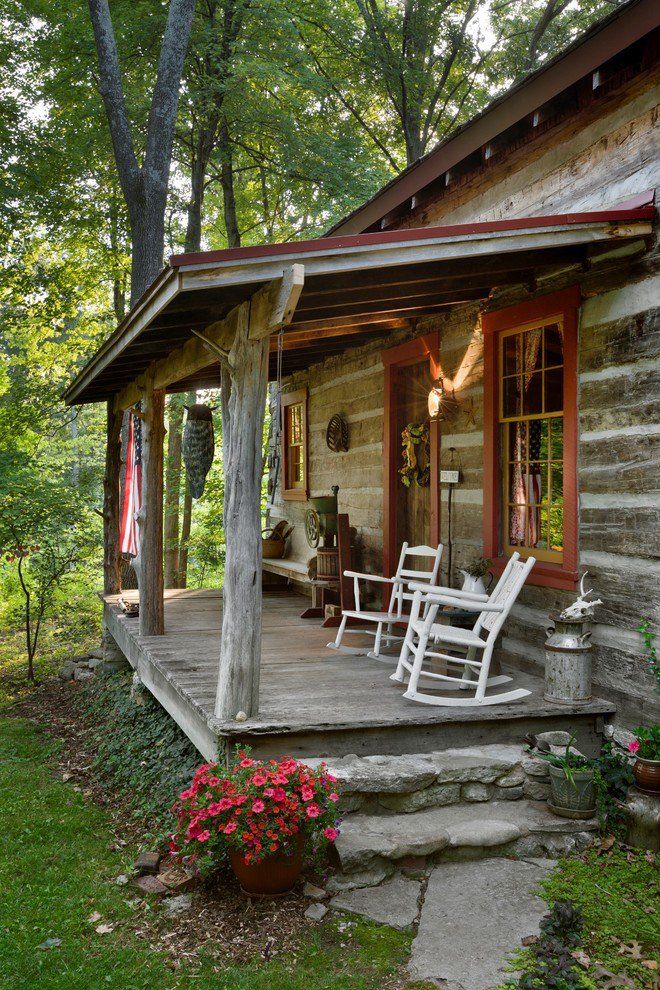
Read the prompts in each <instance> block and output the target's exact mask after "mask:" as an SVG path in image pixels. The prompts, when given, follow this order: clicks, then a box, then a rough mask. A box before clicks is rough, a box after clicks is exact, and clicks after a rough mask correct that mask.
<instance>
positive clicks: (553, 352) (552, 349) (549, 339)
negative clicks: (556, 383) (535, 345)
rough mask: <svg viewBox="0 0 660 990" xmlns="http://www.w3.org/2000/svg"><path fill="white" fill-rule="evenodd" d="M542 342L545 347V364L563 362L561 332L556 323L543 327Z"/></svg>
mask: <svg viewBox="0 0 660 990" xmlns="http://www.w3.org/2000/svg"><path fill="white" fill-rule="evenodd" d="M543 344H544V347H545V366H546V368H549V367H551V366H552V365H553V364H563V363H564V345H563V341H562V334H561V333H560V331H559V327H558V326H557V325H556V324H553V325H552V326H549V327H545V329H544V332H543Z"/></svg>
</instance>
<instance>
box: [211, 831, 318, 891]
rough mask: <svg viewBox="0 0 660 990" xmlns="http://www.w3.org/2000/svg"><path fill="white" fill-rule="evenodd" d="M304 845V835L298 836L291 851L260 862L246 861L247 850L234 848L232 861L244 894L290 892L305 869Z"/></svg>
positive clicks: (230, 859)
mask: <svg viewBox="0 0 660 990" xmlns="http://www.w3.org/2000/svg"><path fill="white" fill-rule="evenodd" d="M304 845H305V843H304V839H303V836H298V837H297V840H296V844H295V846H294V848H293V849H292V850H290V851H289V852H288V853H286V852H278V853H276V854H275V855H274V856H267V857H266V858H265V859H263V860H261V862H260V863H245V862H244V860H243V853H242V852H239V850H232V851H231V852H230V854H229V861H230V863H231V868H232V870H233V871H234V873H235V874H236V879H237V880H238V882H239V883H240V885H241V890H242V891H243V893H245V894H254V895H255V896H256V897H279V896H280V895H281V894H286V893H287V891H289V890H291V889H292V887H293V886H294V885H295V883H296V880H297V879H298V877H299V876H300V874H301V872H302V865H303V850H304Z"/></svg>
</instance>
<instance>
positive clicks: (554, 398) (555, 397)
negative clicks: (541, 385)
mask: <svg viewBox="0 0 660 990" xmlns="http://www.w3.org/2000/svg"><path fill="white" fill-rule="evenodd" d="M563 408H564V369H563V368H552V369H551V370H550V371H546V372H545V412H547V413H550V412H561V410H562V409H563Z"/></svg>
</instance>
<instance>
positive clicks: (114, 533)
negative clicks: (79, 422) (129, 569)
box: [103, 399, 123, 595]
mask: <svg viewBox="0 0 660 990" xmlns="http://www.w3.org/2000/svg"><path fill="white" fill-rule="evenodd" d="M122 420H123V413H122V412H115V410H114V402H113V400H112V399H108V405H107V424H106V448H105V475H104V477H103V592H104V594H106V595H118V594H119V592H120V591H121V569H120V563H119V556H120V554H119V522H120V514H121V509H120V503H119V476H120V474H121V426H122Z"/></svg>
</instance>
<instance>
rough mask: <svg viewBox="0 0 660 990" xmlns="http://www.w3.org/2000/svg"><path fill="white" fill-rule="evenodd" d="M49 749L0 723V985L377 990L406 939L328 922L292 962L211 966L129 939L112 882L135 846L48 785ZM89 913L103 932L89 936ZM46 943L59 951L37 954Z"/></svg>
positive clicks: (311, 933)
mask: <svg viewBox="0 0 660 990" xmlns="http://www.w3.org/2000/svg"><path fill="white" fill-rule="evenodd" d="M55 753H56V748H55V747H54V745H53V743H52V742H50V741H49V739H48V737H46V736H43V735H41V734H40V733H39V732H37V731H36V730H35V728H34V727H33V726H32V725H28V724H26V723H22V722H19V721H16V720H13V719H12V720H10V719H4V720H2V722H0V819H1V820H2V830H1V831H0V888H1V889H2V898H0V958H1V959H2V967H1V968H0V990H14V988H15V987H19V986H20V987H21V988H22V990H90V988H94V990H96V988H101V987H108V988H109V990H153V988H154V987H157V988H158V990H193V988H195V990H380V988H382V987H383V986H388V985H389V984H390V982H391V980H392V977H393V975H394V974H395V973H396V972H397V970H398V969H399V967H401V966H402V965H403V964H404V962H405V960H406V958H407V954H408V952H409V949H410V940H411V938H410V935H408V934H403V933H401V932H396V931H394V930H393V929H391V928H386V927H384V926H379V925H371V924H368V923H365V922H357V923H356V924H355V926H354V927H352V928H351V929H350V932H349V933H347V932H346V931H343V932H342V931H339V929H338V925H339V922H338V921H329V922H326V923H324V925H322V926H318V927H316V926H315V927H313V928H311V929H309V930H308V932H307V933H306V934H305V935H304V937H303V939H302V943H301V945H300V947H299V949H298V950H297V952H296V954H295V955H290V954H281V955H274V956H273V957H272V958H271V960H270V961H265V960H264V959H262V958H257V959H255V960H254V961H252V962H250V963H248V964H246V965H241V966H239V965H235V964H231V965H227V966H225V967H222V968H221V969H219V967H218V961H217V958H213V957H212V956H211V955H210V954H209V953H207V952H206V951H205V950H204V949H202V951H201V953H200V958H199V961H198V962H197V963H196V962H195V960H184V961H183V963H182V965H181V966H180V967H179V968H176V969H175V968H174V967H172V965H171V959H170V957H169V956H166V954H165V953H164V952H162V951H160V950H159V949H158V948H157V947H153V946H152V945H151V944H150V942H151V940H150V939H148V938H145V937H144V936H143V935H140V934H137V933H136V929H143V928H144V924H143V917H142V915H141V914H139V913H137V914H136V910H137V908H136V904H137V901H136V899H135V898H134V897H132V896H131V895H130V894H128V893H127V888H126V887H121V886H118V885H117V884H116V883H115V882H114V881H115V878H116V877H117V876H118V875H119V874H121V873H128V872H129V871H130V867H131V864H132V863H133V861H134V859H135V856H136V855H137V849H135V848H134V847H132V846H127V847H126V848H125V849H123V850H121V851H120V852H115V851H113V849H116V846H115V844H114V840H115V835H114V831H113V828H112V822H111V820H110V818H109V816H108V815H107V814H106V813H104V812H102V811H100V810H99V809H98V808H95V807H94V806H93V805H91V804H89V803H87V802H86V801H85V800H84V798H83V797H82V795H81V794H78V793H76V792H75V791H74V790H73V789H72V787H71V785H70V784H64V783H62V782H61V781H57V780H54V779H53V777H52V775H51V773H50V771H49V766H48V764H49V762H50V761H51V760H52V758H53V757H54V755H55ZM153 910H154V908H153V907H150V908H149V909H147V916H149V915H150V914H151V913H152V911H153ZM94 912H98V914H99V915H100V918H99V921H100V922H102V923H106V924H109V925H111V926H112V931H110V932H108V933H106V934H99V933H97V932H96V931H95V928H96V925H97V924H98V923H99V922H94V923H91V922H90V920H89V919H90V917H91V916H92V914H93V913H94ZM202 934H203V932H202ZM49 938H50V939H57V940H60V944H56V945H54V946H53V947H52V948H50V949H38V948H37V947H38V946H39V945H43V944H44V943H45V942H46V940H47V939H49ZM156 944H158V943H156Z"/></svg>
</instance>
